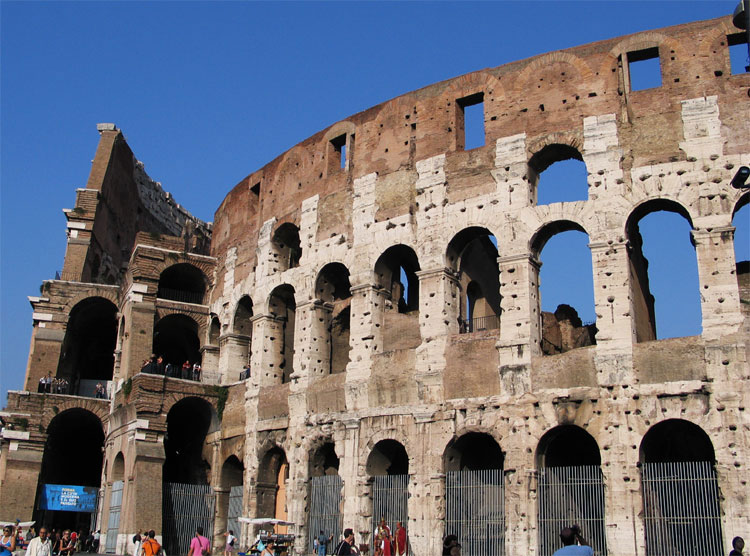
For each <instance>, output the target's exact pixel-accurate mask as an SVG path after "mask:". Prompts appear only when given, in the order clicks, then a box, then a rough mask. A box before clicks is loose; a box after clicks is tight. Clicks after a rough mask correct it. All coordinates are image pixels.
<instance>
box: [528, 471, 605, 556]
mask: <svg viewBox="0 0 750 556" xmlns="http://www.w3.org/2000/svg"><path fill="white" fill-rule="evenodd" d="M538 488H539V552H538V553H537V554H539V556H552V554H553V553H554V552H555V551H556V550H557V549H559V548H562V544H561V542H560V531H562V529H563V528H564V527H570V526H571V525H576V524H577V525H579V526H580V527H581V530H582V534H583V536H584V537H585V538H586V539H587V540H588V541H589V542H590V543H591V546H592V548H593V549H594V554H596V555H597V556H603V555H605V554H607V542H606V533H605V530H604V481H603V477H602V470H601V467H600V466H598V465H577V466H571V467H542V468H541V469H539V487H538Z"/></svg>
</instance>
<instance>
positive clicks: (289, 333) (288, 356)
mask: <svg viewBox="0 0 750 556" xmlns="http://www.w3.org/2000/svg"><path fill="white" fill-rule="evenodd" d="M268 314H269V315H270V317H271V319H270V321H269V325H270V326H271V327H272V336H273V338H274V340H273V341H272V342H271V346H270V348H269V349H270V350H271V352H272V361H271V365H272V366H273V369H272V371H273V374H274V376H275V378H276V379H278V380H279V381H280V382H281V383H282V384H283V383H286V382H289V380H290V378H291V376H292V373H293V372H294V327H295V322H296V315H297V303H296V299H295V291H294V287H292V286H291V285H290V284H281V285H279V286H276V287H275V288H274V289H273V291H271V293H270V295H269V296H268Z"/></svg>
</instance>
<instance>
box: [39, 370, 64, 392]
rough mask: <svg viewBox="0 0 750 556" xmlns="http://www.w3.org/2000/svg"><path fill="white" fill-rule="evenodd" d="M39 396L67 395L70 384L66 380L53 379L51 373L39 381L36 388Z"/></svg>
mask: <svg viewBox="0 0 750 556" xmlns="http://www.w3.org/2000/svg"><path fill="white" fill-rule="evenodd" d="M37 392H38V393H39V394H69V393H70V383H69V382H68V379H66V378H57V377H53V376H52V373H49V374H48V375H47V376H43V377H42V378H40V379H39V386H38V387H37Z"/></svg>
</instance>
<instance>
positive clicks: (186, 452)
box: [162, 397, 219, 554]
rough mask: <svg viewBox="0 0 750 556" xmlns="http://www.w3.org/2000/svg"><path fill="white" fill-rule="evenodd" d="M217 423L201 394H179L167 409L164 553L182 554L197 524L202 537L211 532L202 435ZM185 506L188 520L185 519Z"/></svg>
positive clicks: (207, 454) (211, 507) (210, 493)
mask: <svg viewBox="0 0 750 556" xmlns="http://www.w3.org/2000/svg"><path fill="white" fill-rule="evenodd" d="M218 426H219V423H218V418H217V417H216V412H215V411H214V408H213V407H212V406H211V404H210V403H208V402H207V401H206V400H204V399H202V398H197V397H187V398H183V399H181V400H180V401H178V402H177V403H175V404H174V405H173V406H172V408H171V409H170V410H169V413H167V433H166V435H165V436H164V455H165V459H164V467H163V471H162V479H163V489H162V526H163V533H162V535H163V539H164V550H165V551H166V553H168V554H181V553H182V554H186V553H187V551H188V549H189V546H190V544H189V543H190V539H191V538H192V537H193V536H194V535H195V528H196V527H198V526H201V527H203V530H204V534H205V535H206V537H208V538H209V539H210V538H212V536H213V530H214V518H215V510H214V504H215V501H214V497H213V494H214V491H213V488H212V487H211V485H210V482H211V477H210V473H211V467H210V465H209V463H208V461H209V459H210V457H211V448H210V447H208V446H206V445H205V442H206V435H207V434H208V433H209V432H213V431H215V430H217V429H218ZM204 450H205V453H204ZM186 509H187V511H188V512H189V515H190V519H189V520H188V519H185V514H186Z"/></svg>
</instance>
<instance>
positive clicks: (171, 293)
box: [156, 287, 203, 305]
mask: <svg viewBox="0 0 750 556" xmlns="http://www.w3.org/2000/svg"><path fill="white" fill-rule="evenodd" d="M156 297H158V298H159V299H169V300H171V301H179V302H180V303H194V304H196V305H202V304H203V292H190V291H185V290H175V289H172V288H161V287H160V288H159V291H158V292H157V293H156Z"/></svg>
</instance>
